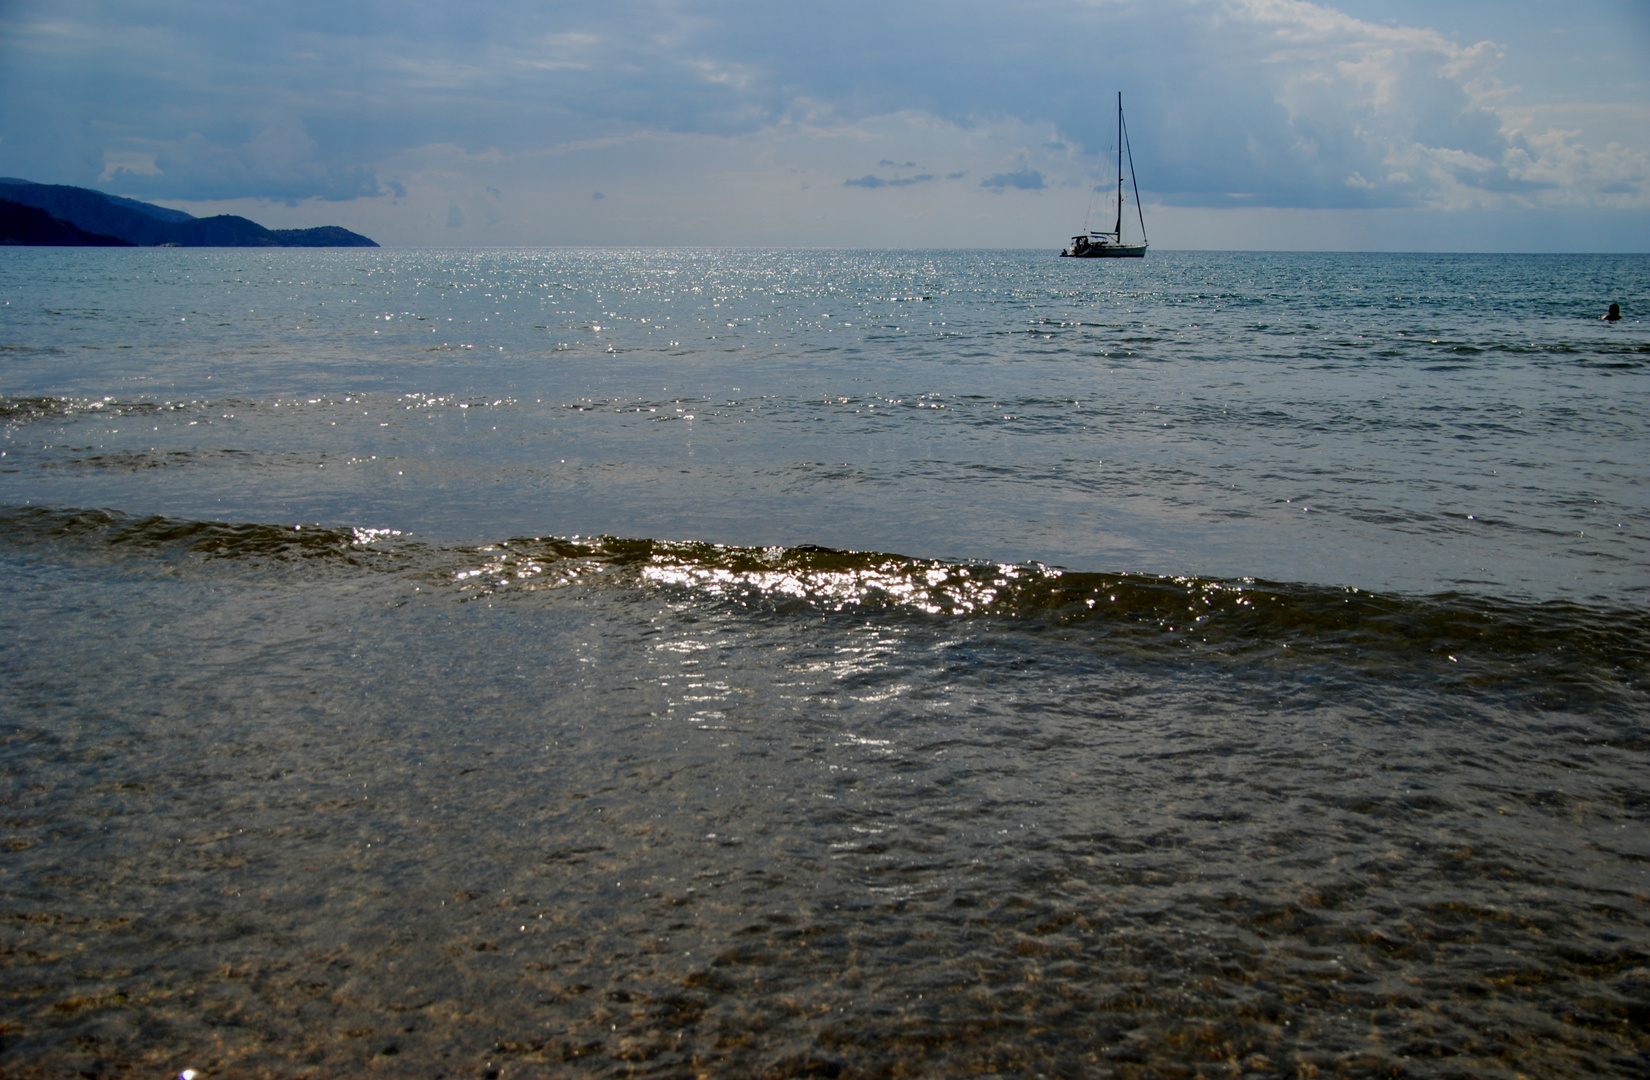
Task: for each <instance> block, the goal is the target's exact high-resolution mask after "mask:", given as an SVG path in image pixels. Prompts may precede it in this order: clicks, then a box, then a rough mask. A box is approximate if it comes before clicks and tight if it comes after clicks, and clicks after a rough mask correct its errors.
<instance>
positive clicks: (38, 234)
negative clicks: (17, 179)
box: [0, 199, 136, 247]
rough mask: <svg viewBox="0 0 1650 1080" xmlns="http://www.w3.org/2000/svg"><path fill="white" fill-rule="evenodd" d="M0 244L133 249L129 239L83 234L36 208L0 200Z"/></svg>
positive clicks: (82, 231) (79, 229) (79, 230)
mask: <svg viewBox="0 0 1650 1080" xmlns="http://www.w3.org/2000/svg"><path fill="white" fill-rule="evenodd" d="M0 244H26V245H28V246H30V247H41V246H46V245H50V246H52V247H135V246H136V245H134V244H133V243H132V242H131V241H130V240H122V239H121V238H120V237H118V236H103V235H101V234H99V233H92V232H87V231H86V230H85V229H81V228H78V227H76V226H74V225H71V224H69V223H68V222H67V221H59V220H58V219H57V218H54V217H52V216H51V215H50V214H48V213H46V211H44V210H42V209H40V208H39V207H38V206H24V205H23V204H22V203H19V202H12V201H11V200H10V199H0Z"/></svg>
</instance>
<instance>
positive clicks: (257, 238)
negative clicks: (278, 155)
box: [0, 177, 378, 247]
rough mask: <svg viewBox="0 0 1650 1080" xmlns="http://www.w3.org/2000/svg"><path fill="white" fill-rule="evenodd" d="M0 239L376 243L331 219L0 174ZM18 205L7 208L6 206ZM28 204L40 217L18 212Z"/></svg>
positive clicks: (122, 242)
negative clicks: (216, 209)
mask: <svg viewBox="0 0 1650 1080" xmlns="http://www.w3.org/2000/svg"><path fill="white" fill-rule="evenodd" d="M0 201H3V202H5V203H7V204H8V206H7V208H5V209H4V212H3V214H0V243H7V244H30V245H43V244H56V245H65V244H66V245H75V246H91V245H103V246H116V247H119V246H129V245H138V246H141V247H161V246H171V247H377V246H378V245H377V244H376V243H375V242H374V241H372V240H370V239H368V238H367V237H365V236H362V235H361V234H360V233H354V232H350V231H349V230H348V229H344V228H340V227H338V226H337V225H323V226H320V227H319V228H314V229H266V228H264V227H263V226H262V225H259V224H258V223H257V222H256V221H251V220H249V219H247V218H243V217H237V216H236V215H234V214H219V215H218V216H216V217H208V218H198V217H194V216H193V215H191V214H186V213H184V212H183V211H182V210H169V209H167V208H166V207H164V206H154V205H152V204H150V203H146V202H139V201H137V200H136V199H124V198H121V197H120V196H118V195H105V194H104V193H103V192H101V191H93V190H91V189H90V188H80V187H70V186H68V185H66V184H36V183H34V182H32V181H29V180H18V179H15V178H12V177H3V178H0ZM11 206H16V207H17V209H16V210H13V209H11V208H10V207H11ZM31 208H32V209H34V210H37V211H40V212H42V213H43V214H44V215H45V220H41V219H39V218H36V217H34V216H33V215H30V214H27V213H24V212H23V211H25V210H27V209H31Z"/></svg>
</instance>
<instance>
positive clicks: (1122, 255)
mask: <svg viewBox="0 0 1650 1080" xmlns="http://www.w3.org/2000/svg"><path fill="white" fill-rule="evenodd" d="M1125 153H1127V154H1128V156H1129V182H1130V183H1131V184H1133V185H1134V210H1135V214H1136V216H1137V217H1139V219H1140V243H1138V244H1128V243H1124V242H1123V155H1124V154H1125ZM1087 225H1088V223H1087V222H1084V231H1083V232H1081V233H1078V234H1077V235H1076V236H1074V237H1072V238H1071V247H1069V248H1066V249H1064V250H1063V251H1061V252H1060V254H1061V256H1062V257H1065V258H1070V259H1139V258H1143V257H1145V254H1146V215H1145V214H1144V213H1143V212H1142V211H1141V209H1140V185H1139V183H1137V182H1135V179H1134V151H1133V150H1130V149H1129V132H1128V128H1126V127H1124V126H1123V92H1122V91H1121V90H1119V91H1118V92H1117V221H1116V223H1115V224H1114V225H1113V226H1112V230H1111V232H1090V231H1088V228H1087Z"/></svg>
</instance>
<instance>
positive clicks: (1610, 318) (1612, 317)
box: [1599, 304, 1621, 322]
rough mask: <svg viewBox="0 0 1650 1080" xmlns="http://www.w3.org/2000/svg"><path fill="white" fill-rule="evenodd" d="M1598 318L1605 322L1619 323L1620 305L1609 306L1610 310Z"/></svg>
mask: <svg viewBox="0 0 1650 1080" xmlns="http://www.w3.org/2000/svg"><path fill="white" fill-rule="evenodd" d="M1599 318H1601V319H1603V320H1604V321H1605V322H1620V321H1621V305H1620V304H1611V305H1610V310H1609V311H1606V312H1605V313H1604V314H1603V315H1600V316H1599Z"/></svg>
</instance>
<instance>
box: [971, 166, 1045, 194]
mask: <svg viewBox="0 0 1650 1080" xmlns="http://www.w3.org/2000/svg"><path fill="white" fill-rule="evenodd" d="M980 186H981V187H983V188H996V189H997V190H998V191H1001V190H1003V189H1004V188H1019V189H1020V190H1021V191H1041V190H1042V188H1043V174H1042V173H1040V172H1038V171H1037V170H1036V169H1021V170H1020V171H1019V172H1011V173H997V174H995V175H993V176H989V177H987V178H986V179H984V180H981V181H980Z"/></svg>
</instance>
